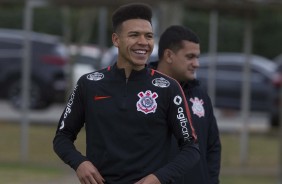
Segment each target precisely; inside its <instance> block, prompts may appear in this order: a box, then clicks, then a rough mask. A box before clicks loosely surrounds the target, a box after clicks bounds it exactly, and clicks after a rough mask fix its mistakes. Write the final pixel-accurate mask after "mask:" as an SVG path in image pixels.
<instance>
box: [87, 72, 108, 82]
mask: <svg viewBox="0 0 282 184" xmlns="http://www.w3.org/2000/svg"><path fill="white" fill-rule="evenodd" d="M86 78H87V79H88V80H92V81H99V80H101V79H103V78H104V74H102V73H99V72H94V73H91V74H88V75H87V76H86Z"/></svg>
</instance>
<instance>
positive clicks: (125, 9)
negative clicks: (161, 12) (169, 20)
mask: <svg viewBox="0 0 282 184" xmlns="http://www.w3.org/2000/svg"><path fill="white" fill-rule="evenodd" d="M129 19H144V20H147V21H149V22H150V23H151V24H152V21H151V19H152V8H151V7H150V6H149V5H147V4H144V3H130V4H126V5H123V6H120V7H119V8H118V9H116V10H115V11H114V12H113V15H112V26H113V31H114V32H116V31H117V29H118V27H119V26H120V25H121V24H122V23H123V22H124V21H126V20H129Z"/></svg>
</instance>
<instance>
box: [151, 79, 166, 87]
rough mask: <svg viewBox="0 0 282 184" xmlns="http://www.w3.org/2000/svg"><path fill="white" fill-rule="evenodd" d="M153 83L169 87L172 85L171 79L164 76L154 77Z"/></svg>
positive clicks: (157, 85)
mask: <svg viewBox="0 0 282 184" xmlns="http://www.w3.org/2000/svg"><path fill="white" fill-rule="evenodd" d="M152 84H153V85H154V86H156V87H160V88H167V87H168V86H169V85H170V83H169V81H168V80H166V79H165V78H163V77H161V78H156V79H154V80H153V81H152Z"/></svg>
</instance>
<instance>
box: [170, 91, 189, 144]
mask: <svg viewBox="0 0 282 184" xmlns="http://www.w3.org/2000/svg"><path fill="white" fill-rule="evenodd" d="M182 101H183V100H182V98H181V96H178V95H177V96H175V97H174V99H173V102H174V104H175V105H177V106H179V105H181V104H182ZM184 113H185V111H184V109H183V107H181V106H180V107H178V108H177V115H176V117H177V119H178V121H179V124H180V126H181V130H182V135H183V137H184V140H185V141H186V140H189V132H188V128H187V122H188V120H187V117H186V116H185V114H184Z"/></svg>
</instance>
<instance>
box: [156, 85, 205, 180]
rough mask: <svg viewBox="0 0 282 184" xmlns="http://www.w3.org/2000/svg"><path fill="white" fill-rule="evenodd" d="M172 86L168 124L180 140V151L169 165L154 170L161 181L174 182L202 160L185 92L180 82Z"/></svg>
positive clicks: (178, 140)
mask: <svg viewBox="0 0 282 184" xmlns="http://www.w3.org/2000/svg"><path fill="white" fill-rule="evenodd" d="M171 87H172V88H171V89H172V94H171V98H170V99H169V103H170V105H169V107H170V108H169V111H168V113H169V114H168V124H169V127H170V129H171V131H172V133H173V134H174V136H175V138H176V140H177V142H178V145H179V147H180V152H179V153H178V154H177V155H176V157H175V158H174V159H173V160H172V161H170V162H169V163H168V164H167V165H165V166H164V167H162V168H160V169H159V170H157V171H156V172H154V174H155V175H156V176H157V178H158V179H159V180H160V182H161V183H169V182H173V181H175V180H176V179H178V178H180V177H182V176H183V175H184V174H185V173H186V172H188V171H189V169H192V168H193V167H194V166H195V165H196V164H197V163H198V161H199V160H200V151H199V146H198V143H197V135H196V132H195V129H194V127H193V122H192V118H191V114H190V110H189V108H188V103H187V101H186V98H185V96H184V92H183V90H182V88H181V86H180V85H179V83H178V82H176V86H171Z"/></svg>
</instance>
